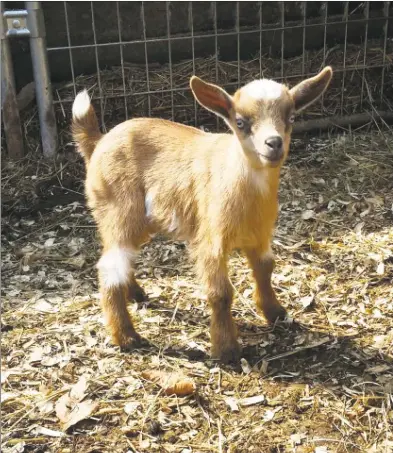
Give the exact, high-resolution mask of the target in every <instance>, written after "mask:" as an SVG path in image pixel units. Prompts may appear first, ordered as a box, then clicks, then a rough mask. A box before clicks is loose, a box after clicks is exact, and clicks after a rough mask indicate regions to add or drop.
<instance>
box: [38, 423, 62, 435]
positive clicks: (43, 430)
mask: <svg viewBox="0 0 393 453" xmlns="http://www.w3.org/2000/svg"><path fill="white" fill-rule="evenodd" d="M33 433H34V434H35V435H36V436H40V435H41V436H48V437H64V435H65V434H64V433H63V432H62V431H55V430H53V429H49V428H45V427H44V426H37V427H36V428H34V429H33Z"/></svg>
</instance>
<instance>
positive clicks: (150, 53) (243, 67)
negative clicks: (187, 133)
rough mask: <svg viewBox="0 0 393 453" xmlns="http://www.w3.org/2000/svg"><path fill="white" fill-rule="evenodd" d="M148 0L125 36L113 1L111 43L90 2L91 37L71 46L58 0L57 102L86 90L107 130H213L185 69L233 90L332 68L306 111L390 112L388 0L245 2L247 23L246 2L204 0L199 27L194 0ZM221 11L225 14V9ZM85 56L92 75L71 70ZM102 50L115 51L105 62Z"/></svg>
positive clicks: (66, 8) (66, 9)
mask: <svg viewBox="0 0 393 453" xmlns="http://www.w3.org/2000/svg"><path fill="white" fill-rule="evenodd" d="M127 3H128V2H127ZM133 3H137V2H133ZM154 3H155V4H156V5H157V3H159V4H160V5H159V8H158V7H157V6H156V8H155V9H154V7H153V8H152V6H151V5H149V3H144V2H138V5H137V6H136V5H135V7H134V12H136V10H137V9H139V17H140V21H139V22H140V26H139V27H138V28H139V30H135V33H133V39H127V38H125V35H130V33H129V32H128V31H127V20H128V19H127V15H126V14H125V13H124V11H123V12H122V9H123V10H124V3H118V2H117V3H116V6H115V8H114V12H113V16H115V17H112V19H111V22H112V27H114V25H116V30H117V32H118V36H117V39H114V35H113V34H112V35H111V41H105V40H104V36H103V34H102V33H101V31H100V30H99V28H100V26H101V25H100V24H99V23H97V18H98V17H99V9H100V5H101V4H99V3H95V2H90V4H86V5H85V7H86V14H90V17H91V36H90V40H89V41H90V42H88V41H87V42H83V43H80V40H79V43H76V42H75V40H74V39H73V31H72V29H71V28H70V20H69V14H70V12H69V11H70V10H71V9H72V8H73V4H72V3H68V2H64V3H63V5H62V7H63V9H64V19H65V28H66V35H67V43H66V45H63V46H50V43H49V46H50V47H49V48H48V52H49V58H50V61H51V57H52V56H53V55H54V54H55V53H59V52H64V51H67V52H68V59H69V67H70V75H71V79H72V86H70V85H66V86H63V87H61V88H60V89H57V92H56V93H55V98H56V101H55V102H56V103H57V104H60V105H62V106H64V105H65V104H67V103H70V102H72V100H73V97H74V96H75V94H76V92H77V91H79V90H80V89H82V88H88V89H89V91H90V93H91V94H92V95H93V98H94V100H95V101H96V102H97V104H98V105H99V111H100V115H101V121H102V124H103V126H105V125H107V126H109V125H112V124H113V123H115V122H119V121H121V120H123V119H127V118H129V117H134V116H144V115H149V116H151V115H153V116H160V117H164V118H168V119H172V120H176V121H181V122H184V123H186V124H192V125H197V126H200V125H203V126H206V127H208V128H215V127H218V123H216V119H214V118H212V117H211V116H210V115H209V114H206V113H205V112H202V111H201V110H200V109H199V108H198V106H197V105H196V103H195V102H194V100H193V99H192V97H191V95H190V92H189V87H188V79H189V76H191V74H197V75H199V76H201V77H204V78H205V79H207V80H209V81H211V82H216V83H219V84H221V85H223V86H224V87H225V88H226V89H228V90H229V91H234V90H236V89H237V88H238V87H239V86H240V85H242V84H244V83H246V82H248V81H250V80H252V79H254V78H260V77H268V78H274V79H276V80H281V81H284V82H287V83H289V84H293V83H296V82H298V81H299V80H300V79H301V78H304V77H307V76H311V75H313V74H315V73H316V72H317V71H318V70H319V69H320V68H321V67H323V66H324V65H326V64H331V65H332V66H333V68H334V70H335V77H334V82H333V85H332V87H331V89H330V90H329V93H328V94H327V95H326V96H325V97H324V98H323V99H322V101H321V103H319V104H318V105H316V106H315V107H314V109H313V110H311V111H310V112H309V113H308V117H310V118H315V117H325V116H331V115H344V114H353V113H359V112H362V111H370V110H371V109H372V108H374V107H378V108H382V109H383V108H387V109H389V108H391V102H392V99H393V96H392V83H391V81H392V78H391V77H392V76H391V72H390V71H389V69H390V67H391V65H392V56H393V53H392V39H391V38H390V39H389V36H390V35H389V21H390V20H391V19H392V15H391V13H392V11H391V5H390V2H384V3H382V2H379V4H378V5H377V7H376V6H372V5H371V2H363V3H359V2H339V3H340V8H339V9H337V6H336V5H333V4H332V2H316V3H317V7H316V6H315V4H313V3H310V2H294V3H295V5H293V6H291V5H289V3H290V2H254V3H252V4H251V5H250V3H251V2H245V3H247V4H248V5H247V7H248V8H249V9H250V8H251V10H253V11H254V13H255V14H254V19H253V20H246V21H242V19H243V18H244V17H245V15H244V14H242V8H244V7H243V4H242V2H232V3H229V2H223V3H224V4H222V3H221V2H203V3H204V4H205V8H204V10H205V14H204V17H205V19H206V23H205V24H204V27H201V26H200V16H201V10H200V8H198V11H197V12H195V8H196V5H197V2H188V3H187V6H186V7H185V5H184V4H183V5H181V6H179V5H180V4H179V3H177V2H176V3H175V2H174V3H171V2H154ZM181 3H185V2H181ZM135 8H136V9H135ZM147 8H148V9H149V11H147ZM180 8H181V11H180V10H179V9H180ZM224 8H226V9H229V10H230V13H229V14H228V13H226V14H225V15H224V14H223V10H224ZM340 9H341V10H340ZM154 14H155V15H156V16H157V15H159V16H160V22H162V21H165V25H166V27H165V28H166V30H165V33H162V32H163V27H162V26H160V27H158V28H159V29H160V30H159V31H158V32H157V33H156V32H155V30H154V25H155V23H156V21H157V17H154ZM181 14H182V15H183V17H180V16H179V15H181ZM196 14H197V15H198V18H197V20H195V16H196ZM184 16H186V17H184ZM223 16H225V17H226V18H227V17H228V16H229V17H230V18H231V19H232V23H231V24H230V23H228V21H227V22H226V23H225V22H224V21H223V20H220V19H222V18H223ZM287 18H289V20H288V19H287ZM179 20H182V25H181V27H180V32H179V26H178V22H177V21H179ZM196 22H197V23H198V26H197V27H196V26H195V23H196ZM244 22H247V23H244ZM252 22H254V23H252ZM175 23H176V24H177V25H176V26H174V24H175ZM390 28H391V27H390ZM370 29H372V30H371V33H370ZM175 31H176V32H175ZM160 32H161V35H160ZM138 34H139V37H138ZM390 34H392V33H391V30H390ZM104 35H105V34H104ZM299 38H300V40H299ZM294 40H296V43H294ZM299 42H300V45H299ZM91 52H93V53H94V60H95V72H96V74H95V75H94V74H93V75H92V74H89V75H82V74H81V72H82V70H83V68H82V66H83V65H80V64H79V65H78V63H77V65H76V66H77V67H75V55H78V53H79V55H78V56H77V61H78V62H80V61H81V59H83V58H82V55H86V56H87V58H88V59H91V56H90V57H89V56H88V55H89V53H91ZM108 52H110V53H112V55H111V58H109V59H108ZM157 54H160V55H159V61H157ZM114 55H116V57H117V59H118V63H117V64H114V59H115V57H114ZM63 56H64V54H63ZM141 57H142V58H141ZM141 60H142V61H141ZM53 61H55V60H54V59H53ZM78 66H79V67H78ZM77 74H80V75H77Z"/></svg>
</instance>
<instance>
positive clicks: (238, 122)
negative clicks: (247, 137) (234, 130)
mask: <svg viewBox="0 0 393 453" xmlns="http://www.w3.org/2000/svg"><path fill="white" fill-rule="evenodd" d="M236 126H237V127H238V128H239V129H244V120H242V119H241V118H238V119H237V120H236Z"/></svg>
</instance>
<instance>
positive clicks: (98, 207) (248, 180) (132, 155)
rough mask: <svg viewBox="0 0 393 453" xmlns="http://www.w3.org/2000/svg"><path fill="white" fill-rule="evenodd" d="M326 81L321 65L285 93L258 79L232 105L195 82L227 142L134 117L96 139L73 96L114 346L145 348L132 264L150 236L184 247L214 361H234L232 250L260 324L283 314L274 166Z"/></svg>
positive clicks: (92, 118) (90, 112)
mask: <svg viewBox="0 0 393 453" xmlns="http://www.w3.org/2000/svg"><path fill="white" fill-rule="evenodd" d="M331 78H332V69H331V68H330V67H325V68H324V69H323V70H322V71H321V72H320V73H319V74H318V75H317V76H315V77H312V78H309V79H307V80H305V81H303V82H301V83H299V84H298V85H296V86H295V87H294V88H292V89H289V88H287V87H286V86H285V85H281V84H279V83H277V82H274V81H273V80H265V79H262V80H255V81H253V82H251V83H249V84H247V85H245V86H244V87H243V88H241V89H239V90H238V91H236V93H235V94H234V95H233V96H231V95H229V94H228V93H227V92H226V91H224V90H223V89H222V88H220V87H218V86H216V85H213V84H210V83H206V82H204V81H202V80H201V79H199V78H198V77H195V76H194V77H192V78H191V81H190V86H191V90H192V92H193V94H194V96H195V98H196V100H197V101H198V102H199V104H201V105H202V106H203V107H205V108H206V109H208V110H210V111H211V112H213V113H215V114H216V115H218V116H220V117H221V118H223V119H224V121H225V122H226V123H227V125H228V126H229V128H230V129H231V131H232V133H228V134H212V133H206V132H203V131H201V130H198V129H195V128H193V127H189V126H184V125H182V124H177V123H173V122H170V121H166V120H162V119H153V118H151V119H150V118H138V119H133V120H129V121H125V122H123V123H121V124H119V125H118V126H116V127H115V128H114V129H112V130H111V131H110V132H109V133H108V134H106V135H103V134H101V133H100V130H99V126H98V122H97V117H96V115H95V112H94V109H93V107H92V105H91V103H90V99H89V96H88V94H87V92H86V91H84V92H81V93H79V94H78V95H77V97H76V99H75V102H74V105H73V110H72V112H73V126H72V127H73V136H74V139H75V141H76V143H77V145H78V150H79V152H80V153H81V154H82V156H83V158H84V160H85V164H86V167H87V176H86V195H87V200H88V204H89V207H90V208H91V209H92V212H93V216H94V218H95V220H96V223H97V225H98V230H99V233H100V236H101V240H102V245H103V253H102V256H101V259H100V260H99V262H98V265H97V267H98V270H99V281H100V291H101V294H102V307H103V311H104V314H105V318H106V322H107V324H108V326H109V329H110V332H111V334H112V340H113V342H114V343H115V344H118V345H120V346H121V347H127V348H129V347H133V346H136V345H138V343H140V341H141V337H140V336H139V334H138V333H137V332H136V330H135V328H134V326H133V323H132V320H131V318H130V315H129V313H128V310H127V301H128V299H129V298H133V299H135V300H137V301H139V300H143V298H144V292H143V290H142V288H141V287H140V286H139V285H138V283H137V282H136V280H135V277H134V264H133V263H134V261H135V257H136V256H137V253H138V250H139V249H140V247H141V245H142V244H143V243H145V242H147V241H148V240H149V238H150V237H151V235H152V234H154V233H157V232H166V233H172V234H173V235H174V236H175V237H176V238H178V239H186V240H188V241H189V243H190V246H191V252H192V255H193V257H194V258H195V260H196V263H197V271H198V275H199V277H200V278H201V280H202V282H203V283H204V284H205V286H206V290H207V297H208V301H209V304H210V306H211V310H212V316H211V330H210V334H211V344H212V350H211V352H212V356H213V357H215V358H218V359H220V360H222V361H232V360H237V359H238V358H239V354H240V348H239V345H238V342H237V332H236V326H235V323H234V321H233V318H232V314H231V304H232V286H231V283H230V281H229V279H228V269H227V258H228V255H229V253H230V252H231V251H232V250H233V249H235V248H239V249H242V250H243V251H244V253H245V255H246V256H247V258H248V262H249V264H250V266H251V268H252V271H253V275H254V278H255V281H256V290H255V301H256V305H257V307H258V308H259V309H260V310H261V311H262V313H263V314H264V316H265V317H266V319H267V320H268V321H270V322H274V321H275V320H276V319H277V318H284V317H285V315H286V311H285V309H284V307H282V306H281V305H280V303H279V302H278V301H277V299H276V296H275V293H274V290H273V288H272V285H271V275H272V272H273V268H274V259H273V255H272V251H271V248H270V242H271V239H272V234H273V229H274V225H275V222H276V218H277V211H278V206H277V193H278V186H279V175H280V168H281V166H282V164H283V162H284V161H285V159H286V157H287V154H288V150H289V144H290V137H291V132H292V123H293V121H294V114H295V113H297V112H299V111H300V110H302V109H304V108H305V107H307V106H308V105H310V104H311V103H313V102H314V101H315V100H316V99H317V98H318V97H319V96H321V94H322V93H323V92H324V91H325V89H326V88H327V86H328V85H329V83H330V80H331Z"/></svg>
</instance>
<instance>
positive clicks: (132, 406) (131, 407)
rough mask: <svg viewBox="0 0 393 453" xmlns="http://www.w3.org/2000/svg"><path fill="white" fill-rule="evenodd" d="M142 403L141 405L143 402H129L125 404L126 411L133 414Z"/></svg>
mask: <svg viewBox="0 0 393 453" xmlns="http://www.w3.org/2000/svg"><path fill="white" fill-rule="evenodd" d="M140 405H141V403H138V402H137V401H130V402H129V403H127V404H126V405H125V406H124V412H125V413H126V414H127V415H131V414H133V413H134V412H136V410H137V409H138V407H140Z"/></svg>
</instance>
